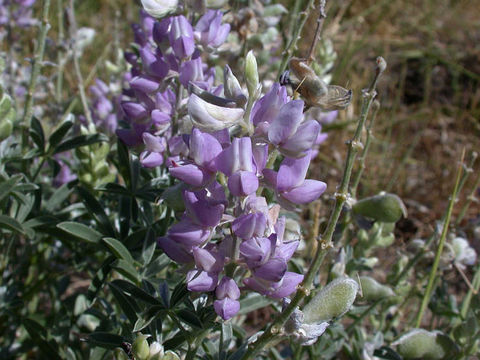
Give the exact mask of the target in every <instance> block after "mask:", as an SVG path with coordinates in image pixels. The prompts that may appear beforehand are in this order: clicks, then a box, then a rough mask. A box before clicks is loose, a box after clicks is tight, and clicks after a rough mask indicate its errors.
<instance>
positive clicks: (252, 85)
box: [245, 50, 259, 97]
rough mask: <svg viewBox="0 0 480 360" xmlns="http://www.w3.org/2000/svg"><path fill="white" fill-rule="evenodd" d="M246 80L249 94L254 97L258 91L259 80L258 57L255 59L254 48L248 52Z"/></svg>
mask: <svg viewBox="0 0 480 360" xmlns="http://www.w3.org/2000/svg"><path fill="white" fill-rule="evenodd" d="M245 80H246V82H247V89H248V95H249V96H250V97H254V96H255V95H256V93H257V88H258V84H259V80H258V68H257V59H255V55H253V51H252V50H250V51H249V52H248V54H247V58H246V59H245Z"/></svg>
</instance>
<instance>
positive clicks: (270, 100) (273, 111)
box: [251, 83, 287, 125]
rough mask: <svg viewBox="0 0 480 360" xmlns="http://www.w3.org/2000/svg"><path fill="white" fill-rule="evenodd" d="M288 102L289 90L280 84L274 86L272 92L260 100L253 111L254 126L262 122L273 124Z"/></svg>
mask: <svg viewBox="0 0 480 360" xmlns="http://www.w3.org/2000/svg"><path fill="white" fill-rule="evenodd" d="M286 102H287V89H286V88H285V86H280V84H279V83H275V84H273V86H272V87H271V89H270V91H268V92H267V93H266V94H265V96H263V97H262V98H261V99H260V100H258V101H257V102H256V103H255V105H254V106H253V109H252V115H251V119H252V122H253V124H254V125H258V124H259V123H262V122H267V123H271V122H272V121H273V119H275V118H276V117H277V115H278V113H279V111H280V108H281V107H282V105H283V104H285V103H286Z"/></svg>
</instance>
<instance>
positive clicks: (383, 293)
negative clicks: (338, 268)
mask: <svg viewBox="0 0 480 360" xmlns="http://www.w3.org/2000/svg"><path fill="white" fill-rule="evenodd" d="M360 284H361V288H362V294H363V297H362V298H360V300H365V301H375V300H379V299H384V298H388V297H391V296H395V293H394V292H393V290H392V289H390V287H388V286H386V285H383V284H380V283H379V282H378V281H376V280H375V279H373V278H371V277H370V276H360Z"/></svg>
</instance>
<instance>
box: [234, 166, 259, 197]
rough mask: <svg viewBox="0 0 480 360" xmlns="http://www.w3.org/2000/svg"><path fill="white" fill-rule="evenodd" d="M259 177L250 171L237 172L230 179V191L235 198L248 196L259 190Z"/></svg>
mask: <svg viewBox="0 0 480 360" xmlns="http://www.w3.org/2000/svg"><path fill="white" fill-rule="evenodd" d="M258 184H259V183H258V178H257V175H256V174H255V173H253V172H249V171H237V172H236V173H234V174H233V175H232V176H230V177H229V178H228V189H229V190H230V192H231V193H232V195H234V196H247V195H250V194H253V193H254V192H255V191H257V189H258Z"/></svg>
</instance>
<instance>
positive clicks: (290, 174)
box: [277, 152, 311, 192]
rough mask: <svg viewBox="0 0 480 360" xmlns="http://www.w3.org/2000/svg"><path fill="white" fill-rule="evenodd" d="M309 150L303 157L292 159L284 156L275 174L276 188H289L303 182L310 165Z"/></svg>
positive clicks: (280, 189)
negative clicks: (276, 174)
mask: <svg viewBox="0 0 480 360" xmlns="http://www.w3.org/2000/svg"><path fill="white" fill-rule="evenodd" d="M310 156H311V154H310V152H308V153H307V155H305V156H304V157H301V158H299V159H293V158H288V157H286V158H285V159H284V160H283V161H282V164H281V165H280V169H279V170H278V176H277V190H278V191H280V192H283V191H287V190H290V189H292V188H294V187H296V186H300V185H302V184H303V182H304V180H305V176H306V175H307V171H308V166H309V165H310Z"/></svg>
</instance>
